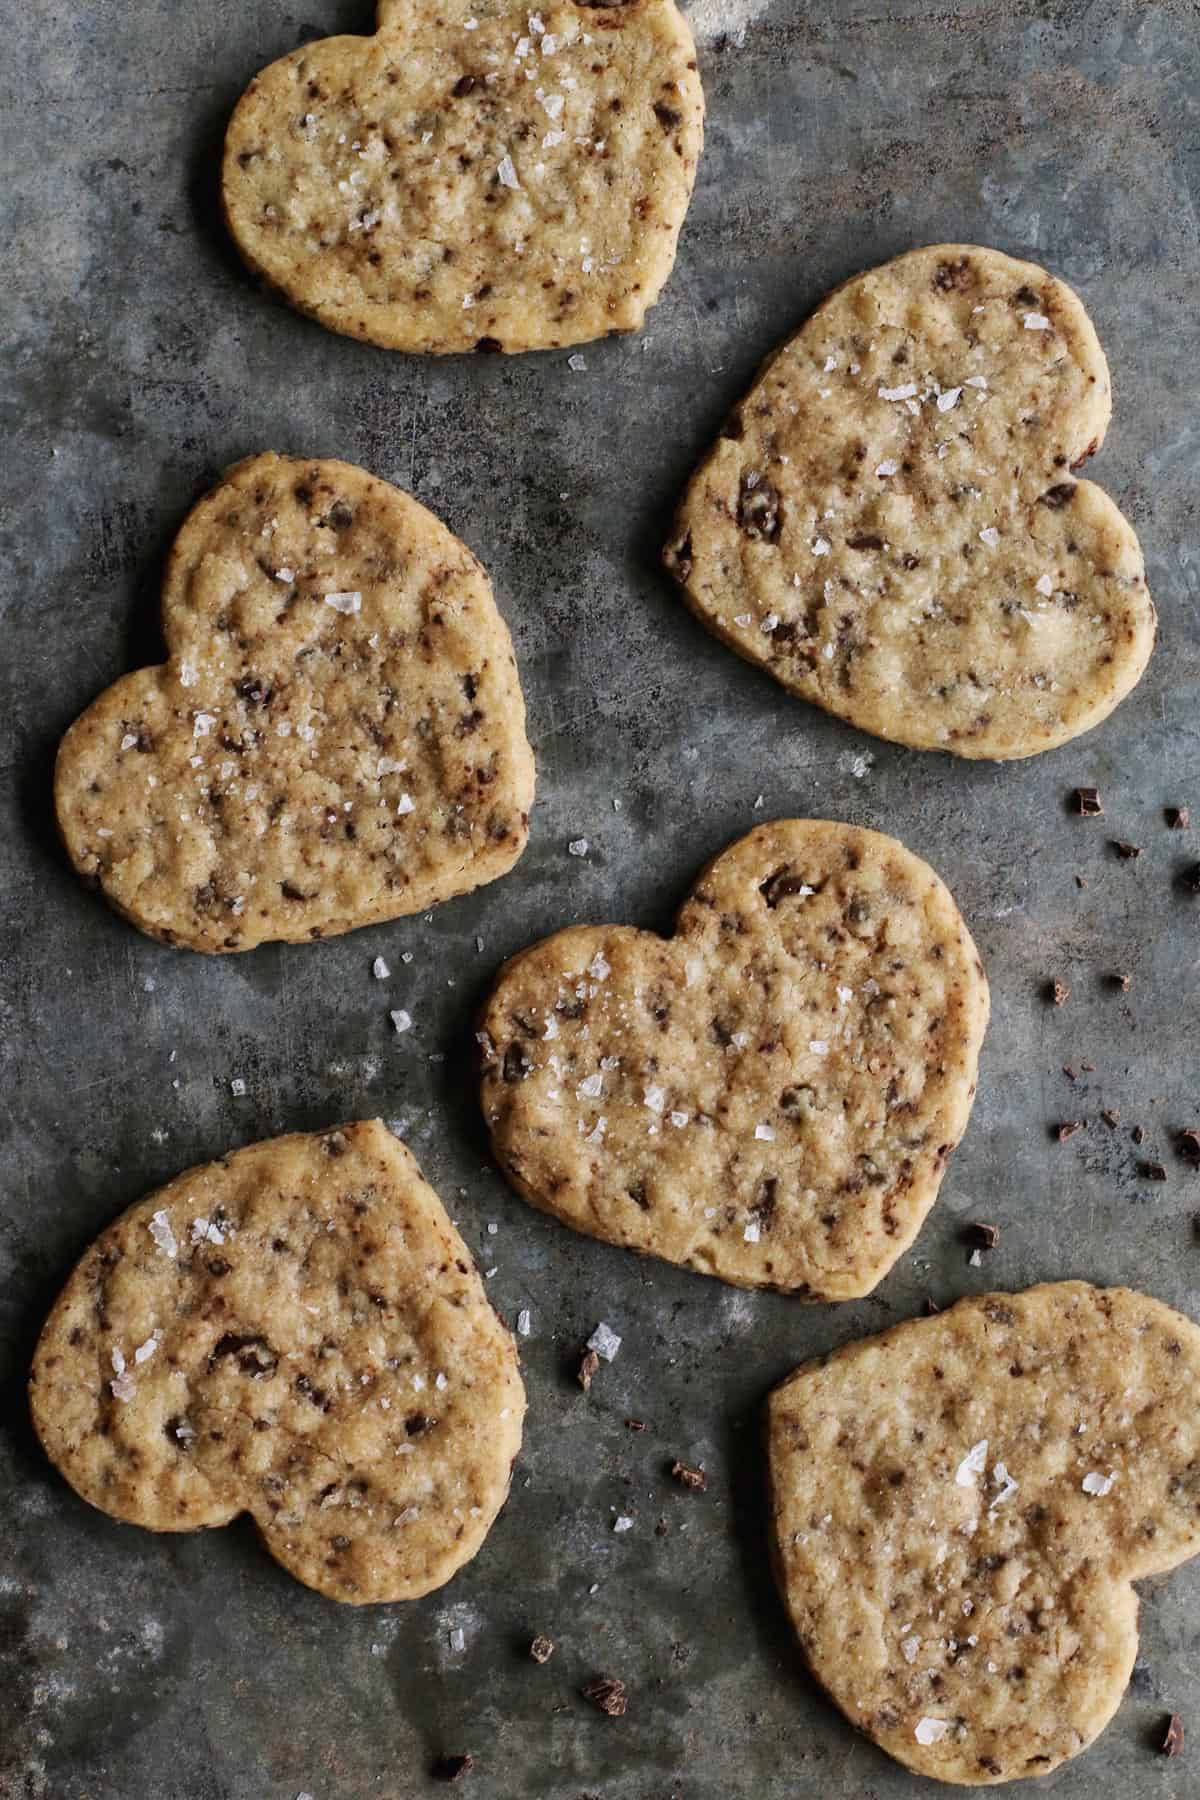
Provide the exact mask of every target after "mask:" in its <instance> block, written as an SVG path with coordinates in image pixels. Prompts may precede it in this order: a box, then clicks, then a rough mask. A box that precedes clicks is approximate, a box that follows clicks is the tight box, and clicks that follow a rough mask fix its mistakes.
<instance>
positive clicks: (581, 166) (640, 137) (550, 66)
mask: <svg viewBox="0 0 1200 1800" xmlns="http://www.w3.org/2000/svg"><path fill="white" fill-rule="evenodd" d="M703 135H704V96H703V91H702V89H701V86H700V77H699V73H698V71H697V65H696V53H695V45H694V43H693V41H692V36H691V32H690V30H689V28H688V26H687V23H686V21H685V20H684V19H683V17H682V15H681V14H680V13H679V11H678V10H677V8H676V6H675V4H674V0H621V3H620V4H614V5H611V6H596V5H594V4H592V3H591V0H554V4H552V5H550V6H549V7H545V6H543V7H541V8H540V9H539V11H537V12H533V13H531V12H530V11H529V9H528V7H527V6H524V5H520V6H518V5H515V4H503V3H502V4H500V5H499V6H496V7H487V8H474V7H473V4H472V3H471V0H450V3H449V4H448V5H446V4H439V5H437V6H436V7H434V6H431V5H429V4H428V0H412V3H409V0H405V4H403V5H387V4H385V5H383V6H382V7H381V9H380V19H379V29H378V33H377V35H376V36H375V37H373V38H356V37H337V38H327V39H325V40H323V41H321V42H319V43H316V44H306V45H304V46H303V47H302V48H301V49H299V50H296V51H294V52H293V53H292V54H291V55H290V56H286V57H284V58H282V60H281V61H279V62H276V63H273V64H272V65H271V66H270V67H269V68H267V69H265V70H263V72H262V73H261V74H260V75H258V76H256V77H255V79H254V81H252V82H251V84H250V86H249V88H248V89H247V91H246V93H245V94H244V95H243V97H242V99H241V101H240V102H239V104H238V107H237V109H236V111H235V112H234V115H233V119H232V121H231V123H230V127H229V132H228V136H227V140H226V149H225V163H224V175H223V194H224V204H225V214H226V218H227V220H228V223H229V228H230V230H231V231H232V233H233V236H234V238H235V239H236V241H237V244H238V247H239V249H240V251H241V253H242V255H243V257H244V258H245V260H246V262H247V263H248V264H249V265H250V267H251V268H252V269H253V270H254V271H255V272H256V273H258V274H260V275H261V276H263V277H264V278H265V279H266V280H267V282H268V283H269V284H270V285H272V286H273V287H275V288H276V289H278V290H279V291H280V292H282V293H283V295H284V296H285V297H286V298H287V299H288V300H290V301H291V302H292V304H293V305H294V306H296V307H298V308H299V309H300V310H301V311H302V312H305V313H307V314H309V315H310V316H311V317H313V318H315V319H317V320H318V321H319V322H320V323H321V324H322V325H326V326H328V327H329V328H330V329H332V330H334V331H340V332H344V333H347V334H348V335H350V336H352V337H358V338H364V339H366V340H368V341H369V342H371V343H375V344H380V345H382V346H384V347H385V348H387V349H392V350H409V351H428V352H435V353H449V352H453V351H464V350H494V351H519V350H544V349H551V348H556V347H560V346H566V345H570V344H580V343H586V342H588V341H589V340H590V339H593V338H598V337H605V336H607V335H609V334H610V333H612V332H625V331H634V330H636V329H637V328H638V327H639V326H640V325H641V323H642V320H643V317H644V315H645V312H646V309H647V308H648V307H649V306H651V305H653V303H654V301H655V300H656V299H657V298H658V295H659V293H660V291H661V289H662V287H663V284H664V283H665V281H666V279H667V277H668V275H669V274H670V272H671V268H672V265H673V263H674V260H675V249H676V243H677V240H678V237H679V231H680V227H681V226H682V224H683V219H684V215H685V213H686V211H687V207H688V202H689V200H690V197H691V191H692V185H693V182H694V180H695V174H696V165H697V162H698V160H699V156H700V150H701V146H702V143H703Z"/></svg>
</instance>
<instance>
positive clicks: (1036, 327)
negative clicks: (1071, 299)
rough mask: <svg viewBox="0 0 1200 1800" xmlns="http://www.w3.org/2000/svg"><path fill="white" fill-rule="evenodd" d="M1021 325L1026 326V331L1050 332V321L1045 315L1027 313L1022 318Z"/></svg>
mask: <svg viewBox="0 0 1200 1800" xmlns="http://www.w3.org/2000/svg"><path fill="white" fill-rule="evenodd" d="M1021 323H1022V324H1023V325H1024V327H1025V329H1026V331H1049V330H1050V321H1049V319H1048V318H1047V317H1046V315H1045V313H1025V314H1024V315H1023V316H1022V319H1021Z"/></svg>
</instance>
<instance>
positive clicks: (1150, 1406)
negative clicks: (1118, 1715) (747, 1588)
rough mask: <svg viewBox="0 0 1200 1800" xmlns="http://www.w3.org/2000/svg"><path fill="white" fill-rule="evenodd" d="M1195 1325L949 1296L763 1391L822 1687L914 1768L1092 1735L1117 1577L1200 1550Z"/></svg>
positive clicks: (1123, 1624) (1048, 1293)
mask: <svg viewBox="0 0 1200 1800" xmlns="http://www.w3.org/2000/svg"><path fill="white" fill-rule="evenodd" d="M1198 1379H1200V1329H1197V1327H1196V1326H1195V1325H1194V1324H1193V1323H1192V1322H1191V1321H1190V1320H1189V1319H1186V1318H1183V1317H1182V1316H1181V1315H1180V1314H1178V1313H1176V1312H1174V1311H1173V1310H1172V1309H1171V1308H1170V1307H1167V1306H1164V1305H1163V1304H1162V1303H1161V1302H1160V1301H1158V1300H1153V1299H1148V1298H1147V1297H1146V1296H1145V1295H1143V1294H1137V1293H1133V1292H1131V1291H1130V1290H1128V1289H1126V1288H1111V1289H1101V1288H1094V1287H1091V1286H1089V1285H1088V1284H1087V1283H1085V1282H1072V1281H1066V1282H1055V1283H1050V1284H1048V1285H1046V1286H1042V1287H1035V1288H1031V1289H1029V1290H1027V1291H1026V1292H1025V1293H1020V1294H985V1295H983V1296H981V1297H978V1298H972V1299H969V1300H963V1301H960V1302H959V1304H958V1305H957V1306H955V1307H953V1308H952V1309H950V1310H949V1311H948V1312H945V1313H941V1314H939V1315H938V1316H937V1317H935V1318H931V1319H923V1320H917V1321H914V1322H912V1323H910V1324H905V1325H899V1326H897V1327H895V1329H894V1330H892V1331H888V1332H885V1333H884V1334H883V1335H882V1336H880V1337H876V1338H868V1339H866V1340H865V1341H863V1342H860V1343H856V1344H850V1345H847V1346H846V1347H845V1348H844V1349H842V1350H838V1351H835V1352H834V1353H833V1354H832V1355H831V1356H830V1357H828V1358H826V1359H825V1360H823V1361H821V1362H817V1363H810V1364H808V1365H806V1366H805V1367H803V1368H801V1369H800V1370H798V1371H797V1373H796V1374H795V1375H793V1376H792V1377H791V1378H790V1379H789V1380H788V1381H786V1382H785V1383H784V1384H783V1386H782V1387H780V1388H778V1389H777V1390H776V1391H775V1393H774V1394H773V1395H772V1396H771V1401H770V1406H769V1429H768V1441H769V1452H770V1473H771V1512H772V1530H773V1555H774V1559H775V1564H776V1571H777V1574H778V1578H779V1582H780V1586H781V1589H782V1592H783V1595H784V1599H785V1601H786V1604H787V1607H788V1611H789V1613H790V1614H791V1618H792V1622H793V1624H794V1626H795V1628H796V1631H797V1634H798V1636H799V1639H800V1643H801V1646H802V1647H803V1650H804V1653H805V1656H806V1658H807V1660H808V1663H809V1665H810V1667H811V1670H812V1673H813V1675H814V1676H815V1677H816V1679H817V1680H818V1681H819V1682H820V1683H821V1685H822V1686H823V1687H824V1688H826V1689H827V1691H828V1692H829V1693H830V1694H831V1696H832V1697H833V1699H834V1700H835V1701H836V1702H837V1704H838V1705H839V1706H840V1707H841V1709H842V1710H843V1712H845V1714H846V1716H847V1717H848V1718H849V1719H850V1720H851V1722H852V1723H853V1724H854V1725H856V1726H857V1727H858V1728H859V1729H860V1730H861V1731H864V1732H865V1733H866V1734H867V1735H868V1736H869V1737H871V1738H873V1739H874V1740H875V1742H876V1743H878V1744H880V1745H881V1746H882V1747H883V1749H885V1750H886V1751H888V1753H889V1754H890V1755H892V1756H894V1757H895V1758H896V1759H897V1760H898V1761H899V1762H902V1763H903V1764H905V1766H906V1767H908V1768H910V1769H912V1770H915V1771H916V1772H917V1773H919V1774H922V1775H926V1776H929V1777H931V1778H934V1779H937V1780H940V1781H950V1782H959V1783H963V1784H965V1785H989V1784H992V1783H995V1782H1002V1781H1012V1780H1016V1779H1018V1778H1020V1777H1022V1776H1029V1775H1044V1774H1048V1773H1049V1772H1050V1770H1051V1769H1053V1768H1056V1767H1057V1766H1058V1764H1059V1763H1061V1762H1063V1761H1065V1760H1066V1759H1067V1758H1068V1757H1071V1756H1075V1755H1076V1754H1078V1752H1079V1751H1081V1750H1084V1749H1086V1747H1087V1745H1088V1744H1090V1743H1091V1742H1092V1740H1093V1739H1094V1738H1095V1737H1096V1736H1097V1735H1098V1734H1099V1733H1100V1732H1101V1731H1102V1730H1103V1728H1104V1726H1105V1725H1106V1724H1107V1723H1108V1721H1109V1719H1110V1718H1111V1717H1112V1715H1113V1713H1114V1712H1115V1711H1116V1708H1117V1706H1118V1704H1119V1702H1120V1699H1121V1696H1122V1693H1123V1692H1124V1689H1125V1685H1126V1683H1127V1681H1128V1679H1129V1675H1130V1672H1131V1670H1132V1668H1133V1662H1134V1657H1135V1654H1136V1651H1137V1641H1138V1634H1137V1610H1138V1609H1137V1596H1136V1594H1135V1592H1134V1590H1133V1588H1132V1587H1131V1585H1130V1583H1131V1582H1133V1581H1135V1580H1137V1579H1139V1578H1141V1577H1143V1576H1147V1575H1151V1574H1157V1573H1161V1572H1163V1571H1165V1570H1167V1569H1171V1568H1174V1567H1175V1566H1176V1564H1178V1563H1180V1562H1182V1561H1184V1560H1185V1559H1186V1558H1188V1557H1190V1556H1194V1555H1195V1554H1196V1552H1197V1551H1198V1550H1200V1476H1198V1474H1197V1470H1198V1468H1200V1412H1198V1411H1197V1407H1196V1391H1197V1381H1198Z"/></svg>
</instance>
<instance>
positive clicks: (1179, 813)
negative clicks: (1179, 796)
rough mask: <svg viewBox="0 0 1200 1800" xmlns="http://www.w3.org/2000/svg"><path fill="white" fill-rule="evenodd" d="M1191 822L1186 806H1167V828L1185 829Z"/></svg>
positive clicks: (1170, 829) (1174, 829)
mask: <svg viewBox="0 0 1200 1800" xmlns="http://www.w3.org/2000/svg"><path fill="white" fill-rule="evenodd" d="M1191 822H1192V820H1191V815H1190V813H1189V812H1188V809H1187V807H1186V806H1168V808H1167V829H1168V830H1169V831H1186V830H1187V829H1188V827H1189V825H1190V824H1191Z"/></svg>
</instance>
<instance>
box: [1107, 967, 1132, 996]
mask: <svg viewBox="0 0 1200 1800" xmlns="http://www.w3.org/2000/svg"><path fill="white" fill-rule="evenodd" d="M1108 979H1109V981H1110V982H1111V983H1112V985H1113V987H1118V988H1120V990H1121V992H1122V993H1123V994H1127V993H1128V992H1129V990H1130V988H1131V987H1132V986H1133V976H1132V975H1127V974H1124V973H1121V972H1118V971H1116V970H1114V972H1113V973H1112V974H1111V975H1110V976H1109V978H1108Z"/></svg>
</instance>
